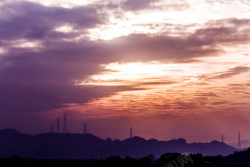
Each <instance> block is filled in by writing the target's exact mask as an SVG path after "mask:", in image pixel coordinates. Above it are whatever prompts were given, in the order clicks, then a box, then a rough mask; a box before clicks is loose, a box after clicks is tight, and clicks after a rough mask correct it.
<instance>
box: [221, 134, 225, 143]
mask: <svg viewBox="0 0 250 167" xmlns="http://www.w3.org/2000/svg"><path fill="white" fill-rule="evenodd" d="M221 143H224V135H221Z"/></svg>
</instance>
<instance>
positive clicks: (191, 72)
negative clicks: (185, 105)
mask: <svg viewBox="0 0 250 167" xmlns="http://www.w3.org/2000/svg"><path fill="white" fill-rule="evenodd" d="M102 67H103V69H104V71H103V72H102V73H100V74H96V75H92V76H90V77H89V78H87V79H85V80H84V81H78V82H77V85H109V86H111V85H112V86H115V85H136V84H139V85H141V86H142V85H144V87H150V86H152V85H155V84H157V85H158V86H166V85H169V84H171V83H181V82H183V83H186V82H189V81H193V79H192V78H196V77H197V76H198V75H201V74H203V73H204V72H205V71H206V70H207V68H206V67H204V68H200V69H199V70H197V67H196V66H195V65H193V64H161V63H159V62H156V61H154V62H148V63H142V62H133V63H118V62H116V63H110V64H105V65H102ZM187 78H189V79H188V80H187ZM149 83H150V84H149ZM166 83H167V84H166Z"/></svg>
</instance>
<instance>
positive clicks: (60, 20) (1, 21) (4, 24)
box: [0, 1, 104, 40]
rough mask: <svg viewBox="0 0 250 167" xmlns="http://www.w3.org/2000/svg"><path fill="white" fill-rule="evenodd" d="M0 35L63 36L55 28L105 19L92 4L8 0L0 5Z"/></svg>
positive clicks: (80, 26) (83, 26)
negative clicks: (65, 5) (12, 0)
mask: <svg viewBox="0 0 250 167" xmlns="http://www.w3.org/2000/svg"><path fill="white" fill-rule="evenodd" d="M0 15H1V16H0V27H1V29H0V39H1V40H11V39H22V38H25V39H39V40H41V39H44V38H46V37H47V38H55V37H56V36H58V35H59V36H60V35H61V36H62V35H64V34H63V33H61V34H59V33H57V34H55V32H53V30H54V29H55V28H56V27H58V26H61V25H65V24H66V25H67V24H70V26H72V27H73V28H74V29H76V30H79V29H80V30H82V29H87V28H91V27H95V26H96V25H97V24H100V23H102V22H104V15H103V16H102V17H101V16H99V15H98V13H97V9H95V8H91V7H75V8H73V9H66V8H61V7H46V6H43V5H40V4H35V3H31V2H25V1H24V2H17V3H7V4H5V5H3V6H1V7H0Z"/></svg>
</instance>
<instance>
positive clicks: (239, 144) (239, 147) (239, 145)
mask: <svg viewBox="0 0 250 167" xmlns="http://www.w3.org/2000/svg"><path fill="white" fill-rule="evenodd" d="M238 149H241V143H240V133H239V134H238Z"/></svg>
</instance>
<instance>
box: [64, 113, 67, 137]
mask: <svg viewBox="0 0 250 167" xmlns="http://www.w3.org/2000/svg"><path fill="white" fill-rule="evenodd" d="M63 133H67V114H66V113H64V114H63Z"/></svg>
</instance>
